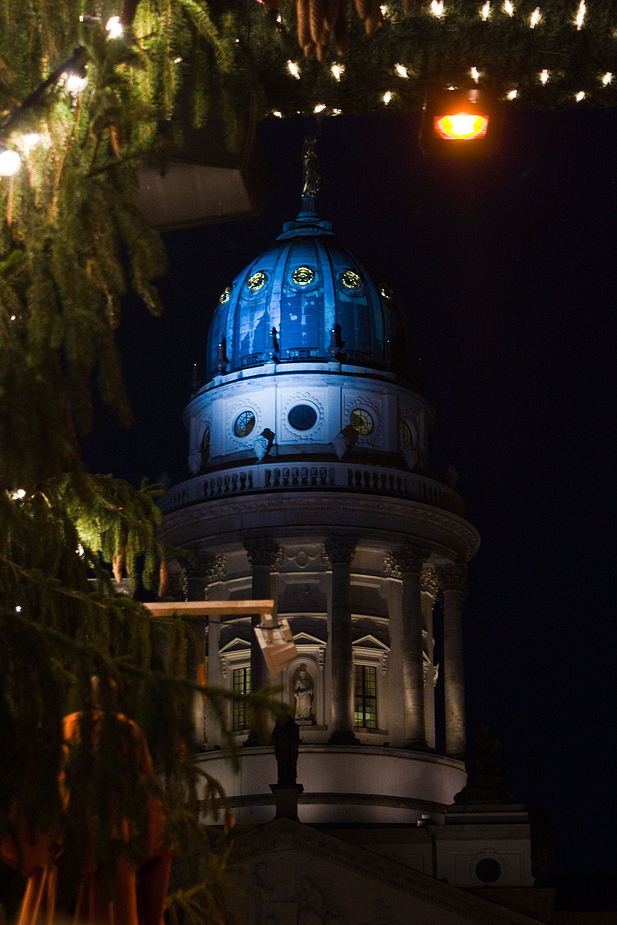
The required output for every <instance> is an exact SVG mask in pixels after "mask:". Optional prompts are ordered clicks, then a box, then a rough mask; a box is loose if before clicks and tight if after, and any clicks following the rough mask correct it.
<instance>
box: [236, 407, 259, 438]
mask: <svg viewBox="0 0 617 925" xmlns="http://www.w3.org/2000/svg"><path fill="white" fill-rule="evenodd" d="M254 427H255V415H254V414H253V412H252V411H243V412H242V413H241V414H239V415H238V417H237V418H236V422H235V424H234V434H235V435H236V437H248V435H249V434H250V433H251V431H252V430H253V428H254Z"/></svg>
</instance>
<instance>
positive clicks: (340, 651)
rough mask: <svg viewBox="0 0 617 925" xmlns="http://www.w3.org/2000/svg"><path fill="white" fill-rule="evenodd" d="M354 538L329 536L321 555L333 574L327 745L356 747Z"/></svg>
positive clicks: (355, 540)
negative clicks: (329, 722) (330, 702)
mask: <svg viewBox="0 0 617 925" xmlns="http://www.w3.org/2000/svg"><path fill="white" fill-rule="evenodd" d="M356 544H357V538H356V537H354V536H329V537H328V539H327V540H326V542H325V543H324V552H325V554H326V556H327V557H328V559H329V560H330V568H331V571H332V631H331V637H330V639H329V645H330V648H331V652H332V732H331V734H330V738H329V739H328V745H358V744H359V743H358V739H357V738H356V737H355V735H354V732H353V728H354V724H353V712H354V672H353V649H352V646H351V601H350V574H351V560H352V559H353V555H354V552H355V549H356Z"/></svg>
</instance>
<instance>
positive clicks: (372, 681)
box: [354, 665, 377, 729]
mask: <svg viewBox="0 0 617 925" xmlns="http://www.w3.org/2000/svg"><path fill="white" fill-rule="evenodd" d="M354 675H355V706H354V726H362V727H363V728H364V729H377V669H376V668H374V667H373V666H370V665H356V666H355V668H354Z"/></svg>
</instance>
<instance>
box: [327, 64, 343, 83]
mask: <svg viewBox="0 0 617 925" xmlns="http://www.w3.org/2000/svg"><path fill="white" fill-rule="evenodd" d="M330 70H331V71H332V76H333V77H334V79H335V80H340V79H341V77H342V76H343V72H344V70H345V65H344V64H337V62H336V61H335V62H334V64H333V65H332V67H331V68H330Z"/></svg>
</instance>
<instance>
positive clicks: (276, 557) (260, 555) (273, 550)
mask: <svg viewBox="0 0 617 925" xmlns="http://www.w3.org/2000/svg"><path fill="white" fill-rule="evenodd" d="M244 548H245V549H246V554H247V556H248V557H249V562H250V563H251V566H252V567H255V566H260V565H262V566H264V565H265V566H267V567H268V568H270V569H273V568H274V567H275V566H276V565H278V563H279V561H280V558H281V554H282V551H281V547H280V546H279V544H278V543H277V542H276V540H274V539H273V538H272V537H271V536H257V537H255V538H254V539H250V540H245V541H244Z"/></svg>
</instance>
